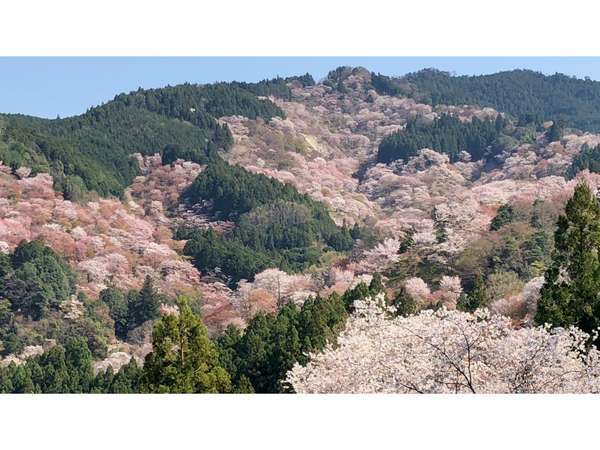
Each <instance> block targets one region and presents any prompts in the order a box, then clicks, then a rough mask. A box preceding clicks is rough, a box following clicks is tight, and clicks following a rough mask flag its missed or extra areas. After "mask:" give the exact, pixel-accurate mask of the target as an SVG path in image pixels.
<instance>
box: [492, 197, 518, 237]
mask: <svg viewBox="0 0 600 450" xmlns="http://www.w3.org/2000/svg"><path fill="white" fill-rule="evenodd" d="M513 220H514V211H513V207H512V206H511V205H509V204H508V203H504V204H503V205H500V208H498V211H497V212H496V216H494V218H493V219H492V221H491V222H490V231H497V230H499V229H500V228H502V227H503V226H504V225H508V224H509V223H511V222H512V221H513Z"/></svg>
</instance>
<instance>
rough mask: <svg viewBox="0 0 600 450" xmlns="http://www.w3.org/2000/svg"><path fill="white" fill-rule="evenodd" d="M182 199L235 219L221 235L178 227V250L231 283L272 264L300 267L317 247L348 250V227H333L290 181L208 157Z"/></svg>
mask: <svg viewBox="0 0 600 450" xmlns="http://www.w3.org/2000/svg"><path fill="white" fill-rule="evenodd" d="M184 199H186V200H188V201H190V202H193V203H197V202H200V201H208V202H210V204H211V205H212V208H213V210H214V212H215V214H216V215H217V216H218V217H221V218H224V219H228V220H233V221H235V222H236V227H235V228H234V230H233V231H232V232H230V233H228V234H226V235H222V234H218V233H216V232H214V231H210V230H209V231H204V232H202V231H199V230H195V231H188V232H186V231H181V232H180V234H179V237H185V238H186V239H188V242H187V244H186V246H185V249H184V253H185V254H186V255H189V256H192V257H193V259H194V264H195V265H196V267H198V269H200V270H213V269H216V268H220V269H221V271H222V272H223V273H224V274H225V275H227V276H229V277H231V280H232V281H233V282H237V281H239V280H240V279H242V278H246V279H251V278H252V277H253V276H254V274H255V273H257V272H259V271H261V270H263V269H265V268H267V267H273V266H277V267H280V268H283V269H286V270H300V269H302V268H305V267H307V266H310V265H311V264H315V263H317V262H318V260H319V257H320V256H321V253H322V251H323V246H328V247H330V248H332V249H334V250H338V251H345V250H349V249H350V248H351V247H352V245H353V239H352V236H351V233H350V230H349V229H348V228H347V227H338V226H336V224H335V223H334V222H333V220H332V219H331V217H330V216H329V212H328V211H327V209H326V208H325V206H324V205H322V204H321V203H319V202H316V201H314V200H312V199H311V198H310V197H309V196H307V195H302V194H300V193H298V191H297V190H296V189H295V188H294V187H293V186H291V185H287V184H283V183H280V182H279V181H277V180H275V179H272V178H269V177H266V176H265V175H262V174H254V173H251V172H248V171H246V170H245V169H243V168H242V167H239V166H231V165H229V164H227V163H226V162H224V161H223V160H221V159H220V158H213V159H212V160H211V163H210V164H209V165H208V167H207V168H206V170H204V171H203V172H202V173H201V174H200V175H198V177H197V178H196V180H195V181H194V183H193V184H192V186H190V188H189V189H188V190H187V192H186V193H185V194H184Z"/></svg>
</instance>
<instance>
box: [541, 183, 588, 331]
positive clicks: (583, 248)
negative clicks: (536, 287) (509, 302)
mask: <svg viewBox="0 0 600 450" xmlns="http://www.w3.org/2000/svg"><path fill="white" fill-rule="evenodd" d="M554 240H555V249H554V253H553V256H552V263H551V265H550V267H549V268H548V270H547V271H546V275H545V280H546V281H545V284H544V286H543V287H542V289H541V297H540V300H539V302H538V308H537V315H536V321H537V322H538V323H540V324H541V323H550V324H552V325H554V326H561V327H568V326H570V325H576V326H578V327H579V328H581V329H582V330H584V331H586V332H592V331H593V330H595V329H596V328H597V327H598V326H599V325H600V254H599V252H600V204H599V203H598V200H597V199H596V197H595V195H594V194H593V193H592V191H591V189H590V187H589V186H588V185H587V184H586V183H580V184H579V185H578V186H577V187H576V188H575V192H574V193H573V196H572V197H571V199H569V201H568V202H567V205H566V208H565V213H564V214H563V215H561V216H560V217H559V219H558V224H557V230H556V233H555V238H554Z"/></svg>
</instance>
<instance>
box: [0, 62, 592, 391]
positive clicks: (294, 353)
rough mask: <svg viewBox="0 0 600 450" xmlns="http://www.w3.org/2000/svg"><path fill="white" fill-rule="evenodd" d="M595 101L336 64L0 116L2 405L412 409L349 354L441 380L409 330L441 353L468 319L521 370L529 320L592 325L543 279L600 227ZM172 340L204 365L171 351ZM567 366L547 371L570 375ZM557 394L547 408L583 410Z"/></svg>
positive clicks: (530, 332)
mask: <svg viewBox="0 0 600 450" xmlns="http://www.w3.org/2000/svg"><path fill="white" fill-rule="evenodd" d="M508 86H512V88H511V89H512V90H511V89H507V87H508ZM505 89H506V92H507V93H506V95H504V96H503V95H500V92H502V91H503V90H505ZM544 89H546V90H548V92H549V94H547V93H545V94H543V95H542V91H543V90H544ZM578 89H583V91H581V92H580V94H581V95H579V94H577V95H575V93H576V92H579V91H578ZM585 89H587V91H586V90H585ZM595 89H597V88H596V83H595V82H589V81H585V80H574V79H564V78H563V77H561V76H554V77H545V76H542V75H540V74H535V73H533V72H527V71H513V72H505V73H500V74H496V75H492V76H489V77H488V76H485V77H450V76H449V75H447V74H444V73H440V72H435V71H423V72H418V73H416V74H409V75H407V76H406V77H403V78H398V79H396V78H390V77H386V76H384V75H380V74H378V75H375V74H373V73H371V72H370V71H368V70H366V69H364V68H350V67H340V68H338V69H335V70H332V71H331V72H330V73H329V75H328V76H327V77H326V79H325V80H323V81H322V82H319V83H315V82H314V80H313V79H312V77H310V76H309V75H304V76H300V77H291V78H286V79H282V78H277V79H274V80H265V81H263V82H260V83H242V82H239V83H238V82H233V83H218V84H214V85H204V86H199V85H191V84H184V85H180V86H174V87H165V88H161V89H151V90H138V91H136V92H132V93H129V94H121V95H117V96H116V97H115V99H113V100H112V101H110V102H108V103H106V104H104V105H101V106H97V107H94V108H91V109H90V110H88V111H87V112H86V113H84V114H82V115H80V116H76V117H71V118H65V119H56V120H43V119H37V118H32V117H25V116H15V115H2V116H0V132H1V134H2V139H1V140H0V160H1V161H2V164H1V165H0V196H1V199H0V250H1V251H2V255H3V256H2V258H3V259H0V294H1V295H0V298H1V299H2V300H0V342H1V345H0V355H1V356H0V357H1V358H2V359H0V392H5V391H9V392H13V391H18V392H39V391H42V392H140V391H142V392H289V391H292V390H297V391H299V392H322V391H324V392H406V391H407V390H408V391H410V388H406V386H401V385H389V384H387V382H386V383H384V384H385V385H384V386H382V385H381V383H380V382H379V381H376V380H375V378H377V377H380V378H381V377H383V378H382V379H386V380H389V379H391V378H393V376H392V375H389V373H388V372H386V371H379V372H377V371H373V372H371V371H369V366H370V365H372V364H375V363H373V361H375V362H376V363H377V364H379V362H380V361H382V359H381V358H383V356H381V355H380V354H379V353H377V352H367V353H366V354H364V353H362V352H363V350H364V348H371V347H369V346H373V348H379V347H378V346H379V344H377V339H380V336H384V337H385V336H390V337H391V338H394V339H395V338H398V339H399V340H402V342H405V343H406V345H407V346H411V348H412V349H414V351H415V352H417V353H418V354H417V355H416V357H415V361H423V360H434V358H435V357H436V356H435V355H429V356H427V354H426V350H425V349H423V348H420V347H418V346H415V343H414V342H412V341H411V340H410V337H409V336H407V335H406V334H403V333H402V332H401V331H399V330H400V329H401V327H402V326H404V325H407V324H408V325H410V326H414V327H415V329H420V330H425V331H427V330H429V331H431V332H433V331H435V330H440V331H439V333H447V332H448V329H447V328H445V324H447V325H448V327H450V328H451V329H454V330H457V329H458V328H457V327H464V326H466V325H465V324H471V323H472V322H473V321H478V320H479V317H480V316H478V314H483V315H484V316H481V317H485V320H484V321H483V322H481V323H480V322H476V323H478V324H479V325H477V326H478V327H488V326H489V329H490V330H493V332H494V333H495V332H498V333H505V334H504V335H506V336H508V337H507V338H506V341H501V342H500V341H498V340H494V339H491V340H489V342H488V341H486V346H487V347H486V348H483V349H480V351H481V352H482V355H484V356H482V358H483V357H485V355H487V353H486V352H491V351H496V350H495V349H497V348H500V347H502V346H504V345H509V344H510V342H513V343H515V342H516V344H515V345H517V344H518V348H519V349H521V350H519V351H522V352H523V353H522V354H523V355H524V356H523V358H525V359H526V357H527V349H528V348H529V347H528V346H527V344H526V342H528V341H527V339H530V340H531V339H537V338H539V339H550V337H548V336H550V334H548V333H550V332H549V331H544V330H543V329H542V328H537V325H539V321H540V320H542V318H549V320H550V323H552V324H559V323H560V325H561V326H566V325H575V326H578V327H580V328H581V329H582V330H583V331H584V332H591V329H592V325H593V324H595V323H596V322H594V320H596V315H595V314H596V313H593V314H592V315H591V317H592V319H593V320H592V319H590V317H588V316H586V315H585V314H587V313H586V312H585V311H589V308H586V307H584V306H581V307H580V306H579V305H578V304H577V303H576V302H571V303H570V301H566V300H564V299H565V298H566V299H570V298H571V297H569V295H571V294H570V293H569V292H571V291H569V289H571V288H570V285H565V286H562V285H561V287H560V289H562V290H560V291H553V290H552V288H551V286H549V285H548V284H547V283H546V282H545V280H547V279H552V278H551V277H553V276H556V274H557V273H559V271H560V269H561V267H562V266H561V264H563V262H564V261H571V258H576V252H575V253H569V252H570V248H571V247H570V240H573V239H575V240H576V239H578V238H577V236H579V235H578V234H577V233H571V231H570V230H571V228H570V227H575V225H572V222H573V223H575V221H576V220H578V218H581V217H584V218H585V217H596V215H597V216H598V218H600V207H598V209H597V210H596V206H595V203H594V202H595V201H596V200H594V198H595V197H593V195H592V193H593V192H596V190H597V189H598V187H599V186H600V174H598V173H597V172H598V168H599V167H600V165H599V164H598V163H597V161H600V156H599V153H598V152H599V151H598V149H599V148H600V147H599V146H600V135H599V134H595V133H594V132H592V131H591V130H594V129H595V126H596V125H594V123H595V122H594V120H595V119H594V118H593V117H594V115H595V114H596V112H595V109H594V108H595V106H594V105H595V103H594V101H593V99H594V98H595V97H594V95H596V94H595ZM588 91H589V92H588ZM515 92H516V93H515ZM519 93H520V95H518V94H519ZM588 94H589V95H588ZM528 102H531V103H528ZM527 105H529V106H527ZM533 113H535V114H533ZM581 183H585V184H587V185H588V186H589V188H590V189H591V190H590V191H589V192H587V191H585V192H584V191H583V190H582V187H581V186H583V185H582V184H581ZM572 198H575V199H576V200H572ZM574 204H575V206H574ZM577 208H581V209H585V208H587V209H586V210H585V211H586V212H585V213H584V214H583V213H582V214H580V215H577V214H575V213H574V212H573V211H574V210H575V211H578V209H577ZM565 214H566V215H567V216H568V217H566V216H565ZM569 214H571V215H569ZM580 225H581V226H583V227H584V228H585V229H586V230H588V229H589V230H590V231H589V236H591V237H590V241H589V247H590V248H595V247H594V245H596V243H595V242H596V241H594V240H593V239H596V236H597V235H598V236H600V234H598V233H597V230H596V229H595V228H594V226H595V225H593V223H592V224H588V223H586V224H580ZM573 229H574V228H573ZM557 230H558V231H560V230H566V231H564V233H567V234H565V236H567V235H568V238H566V237H561V236H563V235H561V234H560V233H557ZM569 233H570V234H569ZM586 236H587V235H586ZM586 242H587V241H586ZM553 248H555V249H556V251H555V252H552V249H553ZM561 251H562V252H564V255H565V256H561V257H560V258H558V259H555V255H556V254H558V253H556V252H561ZM561 258H562V259H561ZM584 263H585V264H584ZM584 263H582V264H583V266H585V267H592V268H593V267H596V266H595V264H596V262H595V260H593V261H592V260H585V261H584ZM599 267H600V266H599ZM590 270H592V269H590ZM598 270H600V269H598ZM592 278H593V277H592ZM581 283H582V285H584V284H585V285H586V286H589V285H590V283H588V282H587V281H586V280H582V281H581ZM586 283H587V284H586ZM578 286H579V285H578ZM594 286H595V285H594ZM578 289H579V287H578ZM589 289H591V291H593V290H594V289H596V288H595V287H592V288H589ZM591 291H590V292H591ZM594 292H595V291H594ZM29 293H33V294H29ZM580 297H581V296H580ZM585 298H586V299H592V298H595V297H593V292H591V294H590V295H589V296H587V297H585ZM556 299H558V300H556ZM561 299H562V300H561ZM538 300H539V302H540V303H539V304H540V305H541V308H540V309H539V310H538ZM559 300H560V301H562V302H563V303H560V302H559ZM586 301H589V302H592V301H593V300H586ZM372 302H375V303H377V305H378V306H377V305H375V306H377V307H378V308H381V307H385V308H386V311H387V309H389V311H387V312H386V313H385V314H384V316H385V317H383V316H380V315H378V314H379V313H377V311H376V310H375V309H376V308H375V309H373V306H374V305H373V303H372ZM556 304H560V305H562V306H561V307H560V308H558V307H556V308H558V309H556V308H554V306H555V305H556ZM572 304H576V305H577V306H576V307H575V306H573V307H572V306H570V305H572ZM561 308H562V309H561ZM570 308H572V310H571V309H570ZM380 310H381V309H379V311H380ZM592 311H595V309H593V308H592ZM488 314H489V316H488ZM405 316H406V317H405ZM200 317H201V320H200ZM599 320H600V317H599ZM373 324H377V325H376V326H377V327H378V328H377V329H375V328H371V326H372V325H373ZM373 326H374V325H373ZM486 329H487V328H486ZM174 330H188V331H186V333H188V332H189V333H190V334H189V336H193V341H194V342H195V344H194V345H196V344H197V346H198V347H197V348H195V349H191V348H190V349H187V348H186V351H189V352H190V353H189V355H179V354H178V355H175V354H172V353H170V351H169V346H168V345H167V344H165V342H172V341H173V340H174V339H179V337H178V336H176V335H175V334H173V333H175V331H174ZM364 330H368V333H369V336H371V337H373V339H374V340H373V341H361V342H359V341H358V339H359V338H358V337H357V336H361V333H363V331H364ZM477 330H479V331H481V329H480V328H477V329H476V330H475V331H477ZM425 331H423V332H424V333H425ZM429 331H427V332H429ZM475 331H474V332H475ZM513 332H514V339H513V338H512V337H511V336H513V334H512V333H513ZM340 333H341V334H340ZM378 333H381V335H379V334H378ZM544 333H546V334H544ZM338 335H340V342H341V343H342V344H343V345H342V346H341V347H339V348H334V347H332V348H329V349H328V351H327V352H326V354H322V353H321V352H322V351H323V350H324V349H326V348H328V346H330V345H333V344H334V343H335V342H336V339H337V336H338ZM509 337H510V338H509ZM433 338H434V337H432V339H433ZM571 338H572V337H568V336H566V335H560V339H562V341H561V342H565V345H568V344H569V342H571V341H569V339H571ZM382 339H383V338H382ZM448 339H450V338H448ZM511 339H513V340H512V341H511ZM582 339H583V338H582ZM448 342H452V345H454V346H455V347H452V348H453V350H452V351H456V352H459V351H460V349H461V347H460V345H461V344H460V342H455V341H450V340H449V341H448ZM507 342H508V343H507ZM544 342H546V341H544ZM363 344H364V345H365V347H361V345H363ZM382 348H383V347H382ZM502 348H504V347H502ZM561 348H562V347H561ZM394 351H395V350H394ZM560 351H561V349H558V350H557V349H556V348H553V349H550V347H548V352H549V353H548V354H549V355H550V356H548V357H549V358H554V359H555V360H560V361H563V362H564V364H565V365H568V364H575V362H573V360H572V359H571V356H572V355H570V354H568V355H565V354H562V353H560ZM161 352H162V353H161ZM390 352H391V353H389V355H392V356H393V352H392V350H391V349H390ZM552 352H559V353H552ZM309 354H310V356H308V355H309ZM494 354H495V355H496V356H497V357H498V359H494V360H489V361H488V362H489V364H490V365H489V368H488V366H485V370H484V369H482V370H483V371H482V372H481V375H480V376H481V379H480V382H481V383H482V384H481V386H480V389H479V390H480V391H481V392H506V391H511V389H513V387H511V386H509V385H508V384H506V383H507V381H506V379H508V378H502V379H500V378H498V379H496V378H493V379H494V380H496V381H494V383H496V384H494V385H488V384H486V383H487V382H488V381H487V380H492V378H490V377H489V376H488V373H492V372H493V373H496V374H497V373H499V372H498V367H499V365H500V364H501V363H502V361H503V360H504V359H505V356H506V355H507V354H510V352H509V351H507V352H505V353H494ZM73 355H87V356H85V358H84V357H80V359H81V361H82V362H81V364H80V365H77V364H75V365H73V364H72V360H73V358H75V357H74V356H73ZM349 355H350V356H349ZM351 355H356V356H357V358H358V357H359V356H360V361H359V362H357V364H356V365H352V364H350V365H346V364H345V362H346V361H351V360H352V356H351ZM502 355H504V356H502ZM179 358H180V359H179ZM394 358H395V356H394ZM428 358H429V359H428ZM175 360H176V361H178V362H177V368H176V369H173V366H172V365H171V364H172V361H175ZM400 360H401V358H399V359H393V361H394V364H395V365H397V367H400V369H401V370H406V371H407V372H406V373H408V372H410V371H411V370H413V368H412V366H411V367H408V366H406V367H405V366H402V364H403V363H402V362H401V361H400ZM544 361H546V360H544ZM320 364H328V365H331V366H332V367H336V368H337V370H338V373H339V374H340V377H341V378H340V380H343V383H340V384H338V385H336V382H335V380H334V381H331V380H332V379H331V378H330V377H331V376H332V375H331V373H321V372H320V370H321V369H320V368H321V367H322V366H321V365H320ZM540 364H541V366H540V367H542V366H543V367H546V366H544V364H546V362H541V363H540ZM577 364H580V362H577ZM57 367H58V368H59V369H60V370H59V369H57ZM353 367H362V368H363V369H361V371H362V373H361V374H360V377H358V376H356V373H355V370H356V369H355V368H354V369H353ZM395 367H396V366H395ZM519 367H520V366H519ZM578 367H579V369H581V371H585V370H587V369H588V366H586V365H585V364H584V366H581V367H580V366H578ZM48 368H52V370H50V372H51V373H58V374H62V375H60V376H58V375H57V377H56V379H51V380H49V379H44V378H43V377H40V376H39V373H40V371H43V370H49V369H48ZM109 368H110V370H107V369H109ZM400 369H399V370H400ZM579 369H578V370H579ZM171 370H174V372H172V371H171ZM435 370H436V369H435V367H433V368H431V367H429V368H428V372H424V374H425V373H427V374H428V375H426V376H427V377H429V378H427V380H425V379H423V380H425V381H423V380H421V379H419V380H416V381H414V383H415V386H416V385H417V384H418V385H419V386H420V383H421V382H423V383H430V382H431V380H437V379H438V378H439V377H437V374H436V372H435ZM515 370H520V369H519V368H518V367H516V366H510V368H509V369H507V372H506V373H509V372H510V373H513V372H514V371H515ZM198 371H200V372H201V373H200V375H197V374H198ZM290 371H291V372H290ZM488 371H489V372H488ZM173 373H174V374H176V375H172V374H173ZM552 373H554V372H552V371H551V370H550V369H548V371H547V372H544V374H548V375H543V376H541V377H542V378H541V381H539V380H538V381H539V382H538V381H535V382H532V383H531V385H530V390H531V391H532V392H533V391H536V392H537V391H540V390H541V391H543V389H545V388H543V389H542V388H541V387H540V386H542V385H544V383H543V381H544V379H545V378H544V377H546V376H551V375H552ZM586 373H587V372H586ZM314 374H317V375H314ZM371 375H372V376H373V377H375V378H370V377H371ZM171 376H173V377H175V378H170V377H171ZM498 376H500V375H498ZM70 377H72V378H73V379H74V380H76V381H74V382H73V383H72V384H68V383H65V382H64V381H63V380H64V379H70ZM315 377H316V378H315ZM390 377H391V378H390ZM424 377H425V375H424ZM507 377H508V375H507ZM334 378H335V376H334ZM169 380H170V381H169ZM173 380H176V381H173ZM207 380H209V381H207ZM353 380H358V381H357V382H356V383H359V384H356V383H355V382H354V381H353ZM360 380H362V381H360ZM374 380H375V381H374ZM428 380H429V381H428ZM571 381H572V382H571ZM571 381H569V382H568V383H567V382H565V384H560V385H558V384H557V385H552V386H553V387H552V389H554V390H555V391H561V392H563V391H564V392H579V391H586V389H587V387H586V386H584V385H583V384H581V383H580V381H579V379H577V380H571ZM390 383H391V381H390ZM490 383H491V382H490ZM426 386H428V389H430V390H431V391H435V392H438V391H440V392H441V391H445V387H440V386H438V385H436V384H433V385H431V384H427V385H426ZM507 386H508V387H507ZM528 386H529V385H528ZM468 389H469V388H468V386H467V387H465V386H462V385H461V387H460V389H459V388H457V390H458V391H465V390H468ZM515 389H516V388H515ZM548 389H550V388H548ZM544 392H546V391H544Z"/></svg>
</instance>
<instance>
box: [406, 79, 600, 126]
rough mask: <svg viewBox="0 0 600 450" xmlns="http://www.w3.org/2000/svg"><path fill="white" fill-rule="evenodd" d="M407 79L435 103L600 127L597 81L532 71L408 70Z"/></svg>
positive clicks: (423, 97)
mask: <svg viewBox="0 0 600 450" xmlns="http://www.w3.org/2000/svg"><path fill="white" fill-rule="evenodd" d="M404 81H408V83H410V84H411V85H413V86H414V88H415V89H414V90H415V91H416V92H414V94H413V95H414V96H415V97H417V98H419V99H420V100H421V101H426V102H430V103H432V104H434V105H437V104H450V105H464V104H470V105H473V104H475V105H480V106H483V107H484V106H490V107H493V108H495V109H496V110H498V111H502V112H506V113H509V114H512V115H513V116H515V117H523V116H526V115H528V114H530V115H539V116H542V117H545V118H552V119H557V120H561V121H562V122H564V124H565V125H566V126H570V127H575V128H579V129H582V130H587V131H599V130H600V114H599V113H600V82H598V81H593V80H590V79H585V80H581V79H578V78H575V77H569V76H567V75H563V74H559V73H557V74H554V75H551V76H547V75H543V74H541V73H538V72H534V71H531V70H512V71H507V72H499V73H495V74H491V75H477V76H452V75H450V74H449V73H448V72H441V71H438V70H435V69H426V70H422V71H420V72H416V73H411V74H408V75H406V76H405V77H404Z"/></svg>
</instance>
